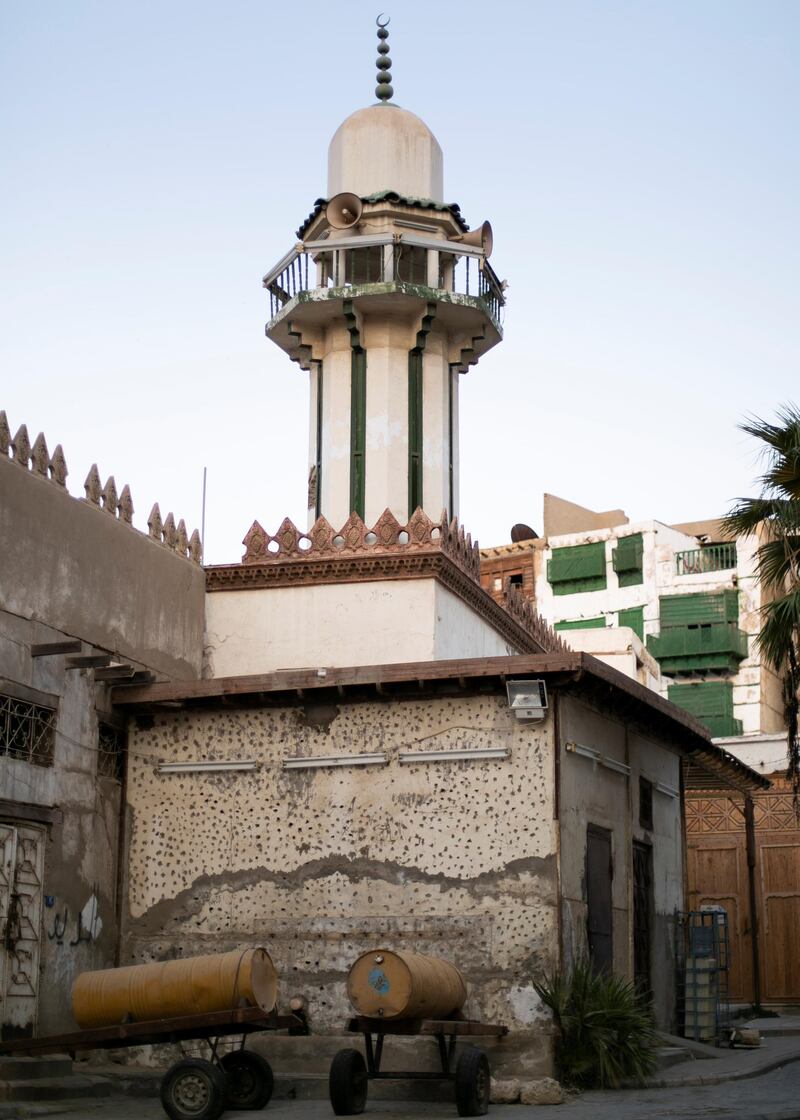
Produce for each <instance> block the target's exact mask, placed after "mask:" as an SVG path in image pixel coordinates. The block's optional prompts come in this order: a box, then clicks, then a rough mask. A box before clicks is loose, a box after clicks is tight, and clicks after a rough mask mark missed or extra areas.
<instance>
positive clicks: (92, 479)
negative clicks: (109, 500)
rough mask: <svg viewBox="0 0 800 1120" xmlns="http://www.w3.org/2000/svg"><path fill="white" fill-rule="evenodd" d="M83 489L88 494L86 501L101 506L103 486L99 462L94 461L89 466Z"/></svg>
mask: <svg viewBox="0 0 800 1120" xmlns="http://www.w3.org/2000/svg"><path fill="white" fill-rule="evenodd" d="M83 489H84V493H85V494H86V501H87V502H91V503H92V505H93V506H99V505H100V495H101V494H102V492H103V487H102V484H101V482H100V471H99V470H98V469H97V463H92V465H91V467H90V468H89V473H88V474H87V476H86V481H85V482H84V484H83Z"/></svg>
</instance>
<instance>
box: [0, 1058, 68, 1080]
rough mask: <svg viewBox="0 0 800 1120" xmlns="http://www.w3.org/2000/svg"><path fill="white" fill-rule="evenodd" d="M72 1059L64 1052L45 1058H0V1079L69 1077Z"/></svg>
mask: <svg viewBox="0 0 800 1120" xmlns="http://www.w3.org/2000/svg"><path fill="white" fill-rule="evenodd" d="M71 1076H72V1059H71V1058H68V1057H67V1055H66V1054H53V1055H50V1056H48V1057H46V1058H15V1057H13V1056H11V1057H6V1058H0V1081H33V1080H35V1079H36V1078H40V1077H71Z"/></svg>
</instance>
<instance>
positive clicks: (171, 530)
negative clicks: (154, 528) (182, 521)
mask: <svg viewBox="0 0 800 1120" xmlns="http://www.w3.org/2000/svg"><path fill="white" fill-rule="evenodd" d="M177 540H178V530H177V529H176V528H175V517H174V516H173V514H172V513H168V514H167V516H166V517H165V518H164V544H165V545H166V546H167V548H174V547H175V545H176V543H177Z"/></svg>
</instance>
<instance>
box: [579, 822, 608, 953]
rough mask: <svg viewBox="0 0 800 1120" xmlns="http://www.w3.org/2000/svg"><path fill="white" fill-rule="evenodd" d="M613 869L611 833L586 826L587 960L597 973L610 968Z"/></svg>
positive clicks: (594, 826)
mask: <svg viewBox="0 0 800 1120" xmlns="http://www.w3.org/2000/svg"><path fill="white" fill-rule="evenodd" d="M613 879H614V865H613V862H612V858H611V833H610V832H609V831H608V830H607V829H605V828H598V827H597V826H596V825H593V824H590V825H589V826H588V828H587V830H586V911H587V912H586V923H587V935H588V942H589V957H590V959H591V961H592V964H593V965H594V967H595V969H596V970H597V971H598V972H606V973H608V974H610V973H611V972H612V971H613V967H614V938H613V924H614V911H613V906H612V894H611V885H612V882H613Z"/></svg>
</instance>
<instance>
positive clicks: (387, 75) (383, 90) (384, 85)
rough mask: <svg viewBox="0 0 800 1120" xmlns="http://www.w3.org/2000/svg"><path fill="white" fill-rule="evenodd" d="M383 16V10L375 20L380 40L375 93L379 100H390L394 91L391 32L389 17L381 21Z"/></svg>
mask: <svg viewBox="0 0 800 1120" xmlns="http://www.w3.org/2000/svg"><path fill="white" fill-rule="evenodd" d="M382 16H383V12H381V14H380V15H379V16H378V18H377V19H376V20H375V22H376V23H377V25H378V39H379V40H380V41H379V43H378V61H377V64H376V65H377V67H378V84H377V86H376V87H375V93H376V94H377V97H378V100H379V101H388V100H389V99H390V98H391V96H392V94H393V93H394V90H393V89H392V74H391V65H392V60H391V59H390V58H389V44H388V43H387V42H386V40H387V39H388V38H389V32H388V31H387V30H386V28H387V27H388V26H389V17H388V16H387V17H386V20H385V22H384V23H381V17H382Z"/></svg>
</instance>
